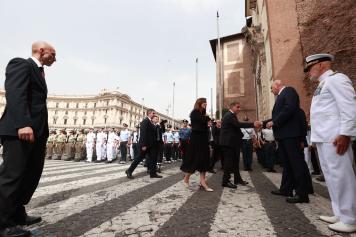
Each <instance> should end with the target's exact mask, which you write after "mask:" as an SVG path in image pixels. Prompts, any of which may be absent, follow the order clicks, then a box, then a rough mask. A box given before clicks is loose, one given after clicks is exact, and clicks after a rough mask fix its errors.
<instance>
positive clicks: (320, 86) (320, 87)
mask: <svg viewBox="0 0 356 237" xmlns="http://www.w3.org/2000/svg"><path fill="white" fill-rule="evenodd" d="M324 83H325V81H322V82H320V83H319V85H318V87H317V88H316V90H315V91H314V96H317V95H320V93H321V90H322V89H323V86H324Z"/></svg>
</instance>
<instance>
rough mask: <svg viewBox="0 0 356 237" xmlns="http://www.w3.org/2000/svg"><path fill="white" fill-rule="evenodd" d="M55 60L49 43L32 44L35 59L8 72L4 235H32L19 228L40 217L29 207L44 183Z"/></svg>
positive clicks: (1, 210) (1, 125)
mask: <svg viewBox="0 0 356 237" xmlns="http://www.w3.org/2000/svg"><path fill="white" fill-rule="evenodd" d="M55 61H56V51H55V49H54V48H53V47H52V46H51V45H50V44H48V43H46V42H35V43H33V45H32V57H31V58H29V59H22V58H14V59H12V60H10V62H9V64H8V65H7V67H6V79H5V91H6V107H5V111H4V114H3V116H2V117H1V119H0V137H1V143H2V144H3V146H4V162H3V163H2V165H1V166H0V236H1V237H10V236H17V237H19V236H29V235H30V232H29V231H27V230H25V229H22V228H20V227H17V225H31V224H34V223H38V222H40V221H41V217H33V216H28V215H27V213H26V210H25V205H26V204H27V203H28V202H29V201H30V200H31V197H32V195H33V193H34V191H35V190H36V188H37V185H38V182H39V180H40V177H41V174H42V170H43V165H44V158H45V150H46V142H47V138H48V134H49V131H48V112H47V102H46V100H47V85H46V81H45V75H44V70H43V66H44V65H45V66H51V65H52V64H53V63H54V62H55Z"/></svg>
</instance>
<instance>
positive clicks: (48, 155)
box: [46, 130, 57, 160]
mask: <svg viewBox="0 0 356 237" xmlns="http://www.w3.org/2000/svg"><path fill="white" fill-rule="evenodd" d="M49 134H50V135H49V137H48V139H47V146H46V159H47V160H50V159H52V155H53V149H54V142H55V140H56V136H57V135H56V131H55V130H51V132H50V133H49Z"/></svg>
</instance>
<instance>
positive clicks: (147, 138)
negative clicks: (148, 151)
mask: <svg viewBox="0 0 356 237" xmlns="http://www.w3.org/2000/svg"><path fill="white" fill-rule="evenodd" d="M139 143H140V145H141V146H147V147H152V146H156V145H157V144H158V141H157V130H156V126H155V125H154V124H153V123H152V122H151V120H150V119H149V118H148V117H146V118H145V119H144V120H142V122H141V124H140V141H139Z"/></svg>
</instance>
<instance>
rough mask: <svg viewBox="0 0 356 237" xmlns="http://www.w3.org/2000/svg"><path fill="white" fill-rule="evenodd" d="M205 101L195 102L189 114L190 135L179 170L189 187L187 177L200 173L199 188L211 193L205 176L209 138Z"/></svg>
mask: <svg viewBox="0 0 356 237" xmlns="http://www.w3.org/2000/svg"><path fill="white" fill-rule="evenodd" d="M206 106H207V103H206V99H205V98H199V99H197V101H196V102H195V105H194V109H193V111H192V112H191V113H190V122H191V126H192V133H191V135H190V141H189V145H188V151H187V158H186V159H185V161H184V162H183V163H182V166H181V170H182V171H183V172H185V176H184V180H183V183H184V185H185V186H186V187H188V186H189V177H190V176H191V175H192V174H193V173H194V172H195V171H199V172H200V187H201V188H202V189H204V190H205V191H208V192H212V191H213V190H212V189H211V188H209V187H208V185H207V183H206V180H205V176H206V172H207V171H209V169H210V167H209V166H210V158H209V137H208V121H209V120H210V118H209V117H208V116H207V115H206Z"/></svg>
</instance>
